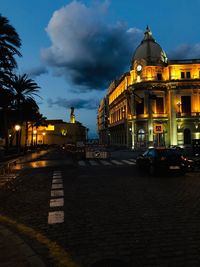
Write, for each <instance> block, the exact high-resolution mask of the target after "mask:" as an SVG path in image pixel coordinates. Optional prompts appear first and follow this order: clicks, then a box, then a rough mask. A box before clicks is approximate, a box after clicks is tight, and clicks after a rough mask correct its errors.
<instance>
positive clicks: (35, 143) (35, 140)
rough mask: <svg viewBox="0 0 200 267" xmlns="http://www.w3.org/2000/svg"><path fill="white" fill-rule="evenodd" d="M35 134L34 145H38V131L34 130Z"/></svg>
mask: <svg viewBox="0 0 200 267" xmlns="http://www.w3.org/2000/svg"><path fill="white" fill-rule="evenodd" d="M33 134H34V137H33V140H34V145H37V130H34V131H33Z"/></svg>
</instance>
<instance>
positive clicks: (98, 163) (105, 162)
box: [55, 159, 136, 178]
mask: <svg viewBox="0 0 200 267" xmlns="http://www.w3.org/2000/svg"><path fill="white" fill-rule="evenodd" d="M125 164H128V165H132V166H133V165H136V160H135V159H122V160H116V159H112V160H103V159H97V160H79V161H78V165H79V166H81V167H86V166H101V165H104V166H112V165H120V166H121V165H125ZM55 178H57V177H55Z"/></svg>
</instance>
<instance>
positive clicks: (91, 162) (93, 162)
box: [89, 160, 99, 166]
mask: <svg viewBox="0 0 200 267" xmlns="http://www.w3.org/2000/svg"><path fill="white" fill-rule="evenodd" d="M89 163H90V164H91V165H92V166H98V165H99V163H98V162H97V161H94V160H89Z"/></svg>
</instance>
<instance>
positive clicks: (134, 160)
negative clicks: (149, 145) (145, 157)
mask: <svg viewBox="0 0 200 267" xmlns="http://www.w3.org/2000/svg"><path fill="white" fill-rule="evenodd" d="M128 160H130V161H133V162H136V159H128Z"/></svg>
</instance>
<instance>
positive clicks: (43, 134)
mask: <svg viewBox="0 0 200 267" xmlns="http://www.w3.org/2000/svg"><path fill="white" fill-rule="evenodd" d="M45 135H46V133H45V132H43V133H42V136H43V145H44V137H45Z"/></svg>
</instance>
